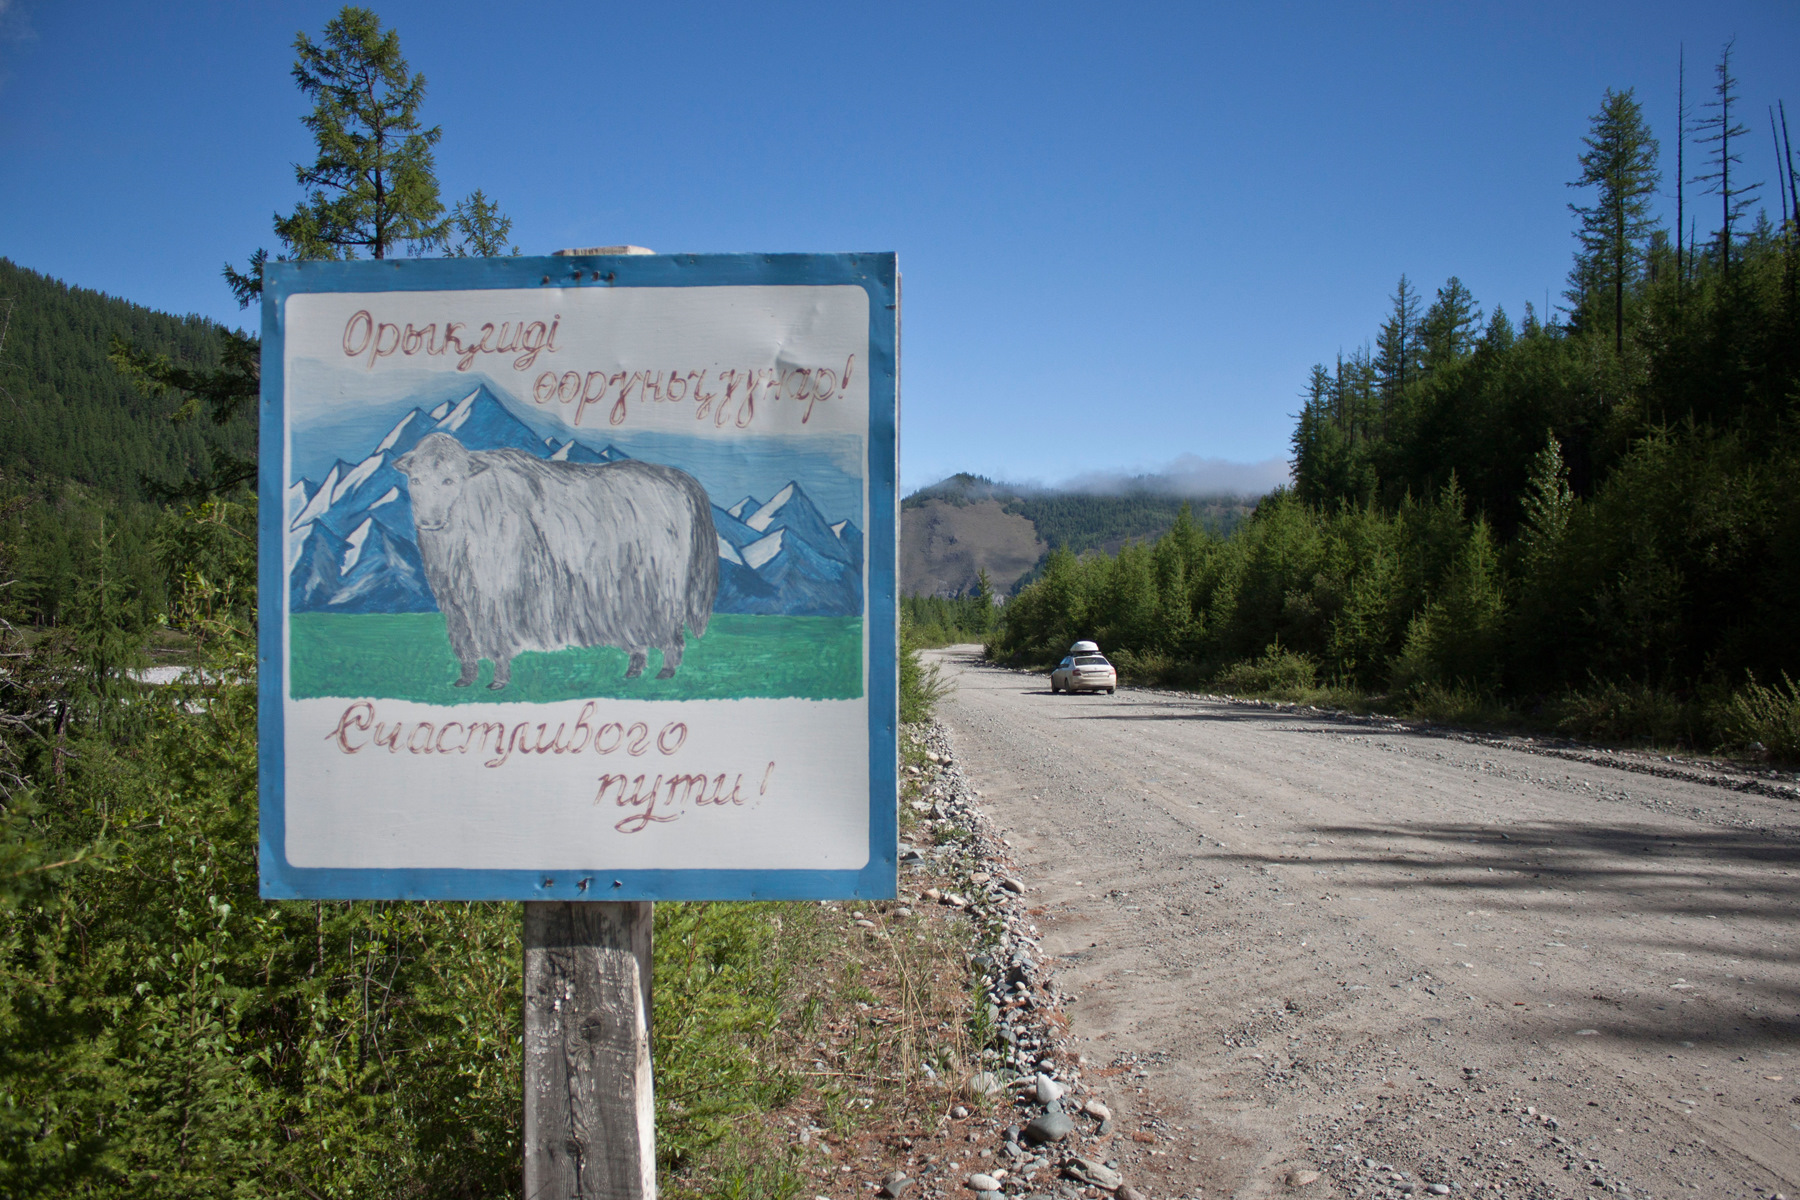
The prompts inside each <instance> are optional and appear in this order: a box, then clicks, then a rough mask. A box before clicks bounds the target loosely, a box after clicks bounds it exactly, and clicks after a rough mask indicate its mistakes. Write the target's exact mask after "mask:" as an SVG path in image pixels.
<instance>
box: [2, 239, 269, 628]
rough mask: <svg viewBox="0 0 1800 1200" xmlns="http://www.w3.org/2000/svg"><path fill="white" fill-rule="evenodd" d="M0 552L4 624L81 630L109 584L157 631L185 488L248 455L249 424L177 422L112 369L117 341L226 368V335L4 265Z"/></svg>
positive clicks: (208, 325)
mask: <svg viewBox="0 0 1800 1200" xmlns="http://www.w3.org/2000/svg"><path fill="white" fill-rule="evenodd" d="M0 322H4V324H5V333H4V337H3V338H0V552H3V554H4V558H5V560H6V563H7V567H8V575H7V579H8V581H9V582H8V586H7V590H6V594H5V596H4V597H0V615H3V616H4V617H5V618H6V619H8V620H11V621H14V622H16V623H19V624H22V625H26V626H34V627H38V628H54V627H58V626H62V625H65V624H67V623H68V622H70V621H71V620H74V619H75V618H76V616H77V610H78V609H79V608H80V606H81V604H82V603H83V599H84V597H85V598H86V599H87V600H89V601H91V600H93V598H94V595H95V592H94V589H95V588H96V587H98V586H99V585H100V584H102V583H104V584H105V585H106V587H107V588H110V589H113V591H115V592H116V593H117V595H116V596H115V597H114V599H113V600H111V601H108V602H109V603H115V602H116V604H117V606H118V608H119V611H120V612H126V611H127V610H129V612H130V613H131V614H133V615H132V617H131V620H130V622H129V623H130V624H132V625H134V626H135V627H138V628H147V627H148V626H149V625H150V624H152V623H153V618H154V614H155V613H157V612H158V611H160V609H161V607H162V605H163V603H164V600H165V594H166V587H167V571H166V570H165V568H164V566H163V565H162V564H160V563H159V562H157V561H156V557H155V553H154V549H153V543H154V541H155V532H156V528H157V525H158V523H159V521H161V520H163V514H164V509H163V505H162V504H161V503H159V502H158V500H157V498H156V496H155V492H156V490H157V486H158V485H164V486H168V485H176V484H179V483H181V482H183V481H185V480H187V479H189V478H192V477H193V476H195V475H197V474H205V473H208V472H211V471H212V470H213V468H214V467H215V466H216V465H217V464H216V462H215V453H216V451H217V450H219V449H223V450H224V451H226V452H227V453H232V454H237V455H239V456H243V455H246V454H248V453H249V452H250V450H251V448H252V447H253V445H254V441H255V432H254V429H253V427H252V425H251V423H250V421H249V420H248V419H247V418H245V419H240V420H237V421H234V422H232V423H230V424H227V425H225V426H223V427H221V426H217V425H214V424H213V423H212V422H210V421H204V420H197V421H184V422H175V421H171V420H170V412H171V409H172V408H173V406H174V405H173V402H172V401H170V400H168V399H162V398H153V397H149V396H146V395H145V394H144V393H143V392H141V391H139V390H138V389H137V388H135V387H134V386H133V384H132V382H131V381H130V380H129V379H128V378H127V377H126V376H125V375H124V374H122V373H121V372H120V371H119V370H118V368H117V367H116V366H115V365H114V364H113V363H112V362H111V361H110V355H111V353H112V350H113V346H114V344H115V341H123V342H126V343H130V344H131V345H133V346H135V347H136V348H137V349H138V350H139V351H141V352H143V353H146V354H149V355H166V356H168V358H169V359H170V360H172V361H174V362H176V363H180V364H184V365H187V366H190V367H196V368H208V367H212V366H215V365H217V363H218V361H219V356H220V352H221V346H222V344H223V336H222V335H223V331H222V330H221V329H220V328H219V327H218V326H217V325H214V324H213V323H212V322H210V321H206V320H203V319H202V318H199V317H174V316H170V315H169V314H167V313H160V312H157V311H155V310H154V309H149V308H145V307H143V306H142V305H138V304H131V303H129V302H127V301H124V300H119V299H116V298H114V297H112V296H107V295H104V294H103V293H100V292H95V291H90V290H88V289H86V288H79V287H71V286H69V285H68V284H65V283H62V282H61V281H59V280H55V279H51V278H49V277H48V276H45V275H42V274H40V273H38V272H36V271H32V270H29V269H27V268H24V267H21V266H18V265H17V264H15V263H12V262H10V261H8V260H6V259H0Z"/></svg>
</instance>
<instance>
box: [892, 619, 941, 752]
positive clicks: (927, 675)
mask: <svg viewBox="0 0 1800 1200" xmlns="http://www.w3.org/2000/svg"><path fill="white" fill-rule="evenodd" d="M921 648H922V646H921V644H920V641H919V634H918V629H917V628H916V627H915V626H914V625H913V623H912V619H911V618H910V617H909V616H907V615H906V613H905V612H902V613H901V614H900V722H901V724H903V725H910V724H912V723H914V722H915V721H929V720H931V718H932V714H933V713H934V712H936V710H937V702H938V701H939V700H942V699H943V698H944V694H945V693H946V692H948V691H949V690H950V686H949V684H948V683H946V682H945V681H944V679H943V678H942V677H941V676H940V675H939V674H938V667H937V664H936V663H925V662H921V661H920V660H919V651H920V649H921Z"/></svg>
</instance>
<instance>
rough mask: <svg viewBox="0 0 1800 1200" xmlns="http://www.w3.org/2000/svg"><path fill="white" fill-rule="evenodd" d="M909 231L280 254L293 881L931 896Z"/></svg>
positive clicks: (269, 796) (264, 523)
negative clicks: (797, 239) (902, 637)
mask: <svg viewBox="0 0 1800 1200" xmlns="http://www.w3.org/2000/svg"><path fill="white" fill-rule="evenodd" d="M898 299H899V291H898V276H897V273H896V266H895V259H894V256H893V255H892V254H866V255H864V254H845V255H807V254H794V255H631V256H625V255H600V254H596V255H588V256H583V255H580V254H576V255H573V256H566V257H565V256H558V257H552V258H493V259H446V260H419V259H403V260H388V261H383V262H347V263H342V262H303V263H276V264H270V265H269V267H268V272H267V276H266V284H265V293H264V303H263V364H264V365H263V378H262V443H261V444H262V461H261V510H260V511H261V531H260V549H261V562H260V581H261V584H260V586H261V597H262V617H263V620H262V625H261V647H260V657H261V675H260V718H261V721H260V741H261V763H262V767H261V804H262V836H261V863H262V894H263V895H264V896H267V897H272V898H274V897H309V898H390V899H406V898H414V899H490V900H577V899H582V900H655V899H749V898H773V899H819V898H831V897H884V896H892V895H893V894H894V860H895V813H894V796H895V785H896V777H895V776H896V770H895V763H896V743H895V737H896V722H897V716H898V714H897V709H898V696H897V686H896V652H897V623H896V607H895V575H896V572H895V565H896V542H897V538H896V530H897V522H896V517H897V505H896V503H895V501H896V495H897V493H896V487H897V479H898V471H897V453H898V442H897V436H896V435H897V419H896V418H897V411H896V399H897V388H896V385H897V375H898V360H897V356H896V350H897V341H896V329H897V320H898Z"/></svg>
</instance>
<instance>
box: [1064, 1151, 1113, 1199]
mask: <svg viewBox="0 0 1800 1200" xmlns="http://www.w3.org/2000/svg"><path fill="white" fill-rule="evenodd" d="M1067 1170H1068V1173H1069V1176H1070V1178H1072V1179H1078V1180H1080V1181H1081V1182H1083V1183H1086V1184H1090V1185H1092V1186H1094V1187H1097V1188H1100V1189H1102V1190H1104V1191H1108V1192H1110V1191H1114V1190H1116V1189H1117V1188H1118V1186H1119V1185H1120V1184H1121V1183H1124V1182H1125V1179H1124V1177H1123V1176H1122V1175H1120V1174H1119V1173H1118V1172H1117V1171H1115V1170H1113V1169H1112V1168H1111V1167H1109V1166H1107V1165H1106V1164H1105V1163H1099V1162H1095V1161H1094V1160H1093V1159H1091V1158H1073V1159H1070V1160H1069V1165H1068V1168H1067Z"/></svg>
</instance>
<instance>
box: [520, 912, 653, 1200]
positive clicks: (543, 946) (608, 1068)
mask: <svg viewBox="0 0 1800 1200" xmlns="http://www.w3.org/2000/svg"><path fill="white" fill-rule="evenodd" d="M653 919H654V917H653V908H652V905H651V903H650V901H647V900H643V901H624V902H620V903H611V902H605V901H583V900H571V901H546V900H538V901H528V902H527V903H526V905H525V1195H526V1197H527V1198H528V1200H649V1198H650V1197H652V1196H655V1195H656V1139H655V1127H656V1108H655V1100H654V1092H653V1090H652V1086H651V1075H650V1011H651V1010H650V978H651V977H650V948H651V929H652V922H653Z"/></svg>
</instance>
